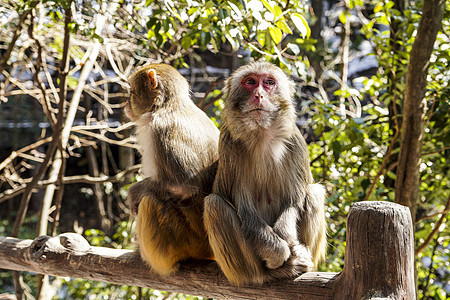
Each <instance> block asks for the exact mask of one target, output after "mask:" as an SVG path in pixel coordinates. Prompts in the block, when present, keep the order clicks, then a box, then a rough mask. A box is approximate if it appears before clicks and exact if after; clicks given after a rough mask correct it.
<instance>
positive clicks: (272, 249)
mask: <svg viewBox="0 0 450 300" xmlns="http://www.w3.org/2000/svg"><path fill="white" fill-rule="evenodd" d="M276 238H277V241H276V242H275V243H274V244H273V245H270V246H268V247H264V248H266V249H263V251H261V253H260V255H261V257H262V259H263V261H264V262H265V263H266V267H267V268H269V269H276V268H278V267H280V266H282V265H283V264H284V262H285V261H287V260H288V259H289V257H290V256H291V250H290V249H289V244H288V243H287V242H286V241H285V240H283V239H281V238H280V237H278V236H276Z"/></svg>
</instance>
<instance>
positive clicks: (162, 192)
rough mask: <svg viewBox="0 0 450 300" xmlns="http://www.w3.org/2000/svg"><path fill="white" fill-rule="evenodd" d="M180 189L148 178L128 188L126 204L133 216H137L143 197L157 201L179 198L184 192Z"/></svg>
mask: <svg viewBox="0 0 450 300" xmlns="http://www.w3.org/2000/svg"><path fill="white" fill-rule="evenodd" d="M180 189H181V187H180V188H179V189H178V187H175V186H171V185H168V184H166V183H164V182H160V181H154V180H152V179H151V178H150V177H148V178H145V179H144V180H142V181H139V182H136V183H134V184H133V185H131V186H130V187H129V188H128V202H129V205H130V210H131V213H132V214H133V215H137V213H138V207H139V203H141V201H142V198H143V197H144V196H149V195H151V196H152V197H157V198H158V199H161V200H164V199H169V198H181V196H180V195H181V194H183V193H184V192H183V191H181V190H180Z"/></svg>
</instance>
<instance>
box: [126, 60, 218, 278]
mask: <svg viewBox="0 0 450 300" xmlns="http://www.w3.org/2000/svg"><path fill="white" fill-rule="evenodd" d="M149 70H154V72H153V71H152V74H153V75H154V74H155V73H156V76H155V77H150V78H149V77H148V75H147V74H148V71H149ZM155 81H156V82H155ZM130 86H131V98H130V100H129V101H128V102H127V104H126V108H125V112H126V114H127V116H128V117H129V118H130V119H131V120H133V121H134V122H135V123H136V133H137V142H138V144H139V146H140V151H141V154H142V164H143V173H144V175H145V176H147V178H146V179H144V180H143V181H140V182H138V183H135V184H133V185H132V186H131V187H130V189H129V191H128V199H129V201H130V205H131V209H132V211H133V212H134V213H136V212H137V226H136V227H137V229H136V235H137V240H138V243H139V249H140V253H141V256H142V258H143V260H144V261H146V262H147V263H148V264H149V266H150V267H151V268H152V269H153V270H154V271H155V272H157V273H159V274H162V275H168V274H170V273H173V272H174V271H176V270H177V267H178V263H179V261H181V260H184V259H188V258H198V259H211V258H212V257H213V255H212V251H211V249H210V247H209V243H208V239H207V236H206V231H205V229H204V227H203V221H202V215H203V198H204V197H205V196H206V195H207V194H209V193H210V192H211V188H212V184H213V181H214V176H215V173H216V168H217V159H218V152H217V151H218V140H219V131H218V129H217V128H216V126H215V125H214V124H213V123H212V121H211V120H210V119H209V118H208V117H207V116H206V114H205V113H204V112H203V111H201V110H200V109H199V108H198V107H197V106H196V105H195V104H194V103H193V102H192V100H191V99H190V96H189V93H190V91H189V85H188V83H187V81H186V79H185V78H184V77H183V76H181V74H180V73H179V72H178V71H177V70H175V69H174V68H173V67H171V66H168V65H164V64H153V65H149V66H146V67H144V68H142V69H140V70H138V71H137V72H135V74H133V75H132V76H131V78H130ZM153 87H154V88H153Z"/></svg>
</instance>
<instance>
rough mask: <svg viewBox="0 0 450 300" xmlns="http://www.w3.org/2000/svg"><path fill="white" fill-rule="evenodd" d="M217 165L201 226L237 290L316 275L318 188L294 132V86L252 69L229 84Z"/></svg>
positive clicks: (270, 71)
mask: <svg viewBox="0 0 450 300" xmlns="http://www.w3.org/2000/svg"><path fill="white" fill-rule="evenodd" d="M225 94H226V98H225V108H224V110H223V113H222V116H223V117H222V127H221V130H220V141H219V165H218V170H217V175H216V179H215V182H214V186H213V193H212V194H211V195H209V196H208V197H206V198H205V213H204V222H205V228H206V230H207V232H208V237H209V241H210V244H211V248H212V249H213V252H214V256H215V258H216V260H217V262H218V264H219V266H220V268H221V269H222V271H223V272H224V274H225V276H226V277H227V278H228V280H229V281H230V282H231V283H233V284H235V285H242V284H247V283H257V284H261V283H263V282H266V281H270V280H272V279H277V278H286V277H293V276H296V275H299V274H300V273H301V272H306V271H309V270H311V269H312V268H313V267H314V266H315V265H317V262H318V261H319V260H320V259H322V258H323V257H324V256H325V252H326V224H325V208H324V198H325V192H324V189H323V187H322V186H321V185H319V184H314V183H313V178H312V175H311V170H310V166H309V157H308V150H307V146H306V142H305V140H304V139H303V137H302V135H301V133H300V131H299V130H298V128H297V126H296V122H295V121H296V113H295V108H294V103H293V95H294V84H293V82H292V81H291V80H290V79H289V78H288V77H287V76H286V75H285V74H284V73H283V72H282V71H281V69H280V68H278V67H276V66H274V65H272V64H270V63H267V62H254V63H250V64H248V65H246V66H243V67H241V68H239V69H238V70H236V71H235V72H234V73H233V74H232V75H231V77H230V78H229V79H227V81H226V84H225Z"/></svg>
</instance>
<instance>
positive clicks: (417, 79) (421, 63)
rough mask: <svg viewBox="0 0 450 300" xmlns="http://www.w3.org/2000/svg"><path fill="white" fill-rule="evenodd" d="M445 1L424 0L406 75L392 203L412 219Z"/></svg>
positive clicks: (416, 198)
mask: <svg viewBox="0 0 450 300" xmlns="http://www.w3.org/2000/svg"><path fill="white" fill-rule="evenodd" d="M444 3H445V1H444V0H425V1H424V2H423V8H422V19H421V20H420V23H419V27H418V29H417V36H416V39H415V41H414V44H413V47H412V51H411V57H410V60H409V66H408V74H407V75H406V88H405V89H406V90H405V98H404V102H403V120H402V131H401V143H400V156H399V164H398V169H397V182H396V186H395V202H397V203H400V204H403V205H406V206H408V207H409V209H410V211H411V216H412V219H413V222H414V220H415V212H416V204H417V202H418V201H419V188H420V171H419V168H420V163H421V152H422V141H423V134H424V130H423V127H424V117H425V110H426V100H425V99H424V96H425V87H426V83H427V81H426V77H427V74H428V66H429V59H430V56H431V53H432V51H433V45H434V42H435V40H436V36H437V33H438V31H439V29H440V27H441V21H442V15H443V13H444Z"/></svg>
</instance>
